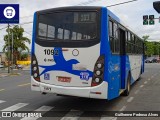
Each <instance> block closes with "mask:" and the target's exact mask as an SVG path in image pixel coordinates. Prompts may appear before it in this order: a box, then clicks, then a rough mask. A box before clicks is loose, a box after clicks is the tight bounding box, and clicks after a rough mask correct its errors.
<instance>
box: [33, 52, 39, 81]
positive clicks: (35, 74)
mask: <svg viewBox="0 0 160 120" xmlns="http://www.w3.org/2000/svg"><path fill="white" fill-rule="evenodd" d="M32 76H33V78H34V79H35V80H36V81H38V82H40V76H39V69H38V62H37V59H36V56H35V55H34V54H32Z"/></svg>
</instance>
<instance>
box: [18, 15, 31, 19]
mask: <svg viewBox="0 0 160 120" xmlns="http://www.w3.org/2000/svg"><path fill="white" fill-rule="evenodd" d="M28 17H33V15H28V16H23V17H20V18H21V19H23V18H28Z"/></svg>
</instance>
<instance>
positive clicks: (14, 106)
mask: <svg viewBox="0 0 160 120" xmlns="http://www.w3.org/2000/svg"><path fill="white" fill-rule="evenodd" d="M26 105H28V103H18V104H15V105H13V106H10V107H8V108H5V109H3V110H1V111H16V110H18V109H20V108H22V107H24V106H26Z"/></svg>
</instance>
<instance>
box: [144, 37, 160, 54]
mask: <svg viewBox="0 0 160 120" xmlns="http://www.w3.org/2000/svg"><path fill="white" fill-rule="evenodd" d="M148 38H149V36H148V35H147V36H143V39H144V42H145V47H146V49H145V55H146V56H152V55H159V54H160V42H149V41H147V40H148Z"/></svg>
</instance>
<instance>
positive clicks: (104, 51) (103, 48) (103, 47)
mask: <svg viewBox="0 0 160 120" xmlns="http://www.w3.org/2000/svg"><path fill="white" fill-rule="evenodd" d="M101 12H102V13H101V14H102V15H101V31H102V32H101V40H100V55H104V56H105V63H108V62H107V61H108V54H109V51H110V46H109V44H108V42H107V41H108V24H107V23H108V22H107V21H108V20H107V19H108V18H107V9H106V8H102V11H101ZM106 70H108V65H107V64H105V71H106ZM104 73H105V74H104V81H107V80H108V79H107V78H108V73H107V72H104Z"/></svg>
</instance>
